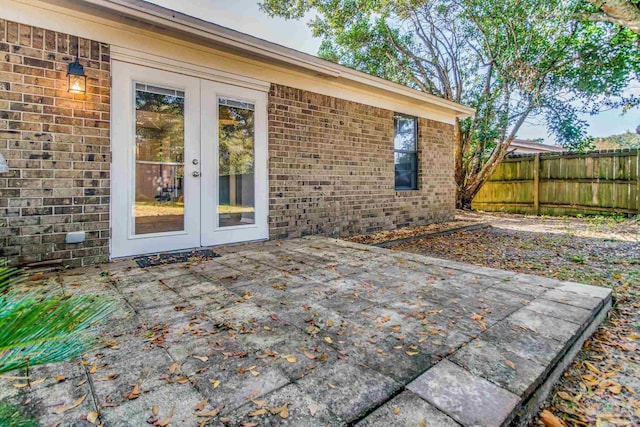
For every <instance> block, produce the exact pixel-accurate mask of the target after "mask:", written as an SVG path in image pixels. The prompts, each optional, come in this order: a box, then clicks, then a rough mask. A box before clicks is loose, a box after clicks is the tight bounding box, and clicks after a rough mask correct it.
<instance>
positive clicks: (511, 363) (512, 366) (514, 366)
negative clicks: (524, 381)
mask: <svg viewBox="0 0 640 427" xmlns="http://www.w3.org/2000/svg"><path fill="white" fill-rule="evenodd" d="M504 363H506V364H507V365H508V366H509V367H510V368H511V369H513V370H514V371H515V370H516V364H515V363H513V362H512V361H511V360H507V361H505V362H504Z"/></svg>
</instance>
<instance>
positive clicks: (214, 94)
mask: <svg viewBox="0 0 640 427" xmlns="http://www.w3.org/2000/svg"><path fill="white" fill-rule="evenodd" d="M219 97H223V98H231V99H235V100H238V101H246V102H250V103H252V104H254V106H255V110H254V112H255V115H254V144H253V145H254V172H253V179H254V183H253V189H254V206H255V223H254V224H247V225H237V226H232V227H220V225H219V223H218V217H219V215H218V200H219V199H218V198H219V194H218V192H219V187H218V175H219V174H218V168H219V162H218V156H219V152H218V98H219ZM201 99H202V101H201V102H202V131H201V134H202V182H203V184H204V185H203V186H202V204H201V209H202V220H201V221H202V232H201V233H202V246H211V245H220V244H228V243H236V242H246V241H250V240H261V239H268V238H269V226H268V223H267V222H268V221H267V219H268V203H269V196H268V195H269V184H268V173H267V168H268V166H267V156H268V149H267V93H265V92H261V91H257V90H253V89H248V88H242V87H238V86H231V85H227V84H222V83H217V82H212V81H208V80H203V81H202V98H201ZM207 183H209V184H213V185H207Z"/></svg>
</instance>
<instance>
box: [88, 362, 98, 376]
mask: <svg viewBox="0 0 640 427" xmlns="http://www.w3.org/2000/svg"><path fill="white" fill-rule="evenodd" d="M96 372H98V367H97V366H96V365H95V364H94V365H93V366H92V367H91V369H89V373H90V374H95V373H96Z"/></svg>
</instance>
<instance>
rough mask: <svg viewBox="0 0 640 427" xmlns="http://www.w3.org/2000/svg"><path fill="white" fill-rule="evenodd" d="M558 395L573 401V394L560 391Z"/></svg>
mask: <svg viewBox="0 0 640 427" xmlns="http://www.w3.org/2000/svg"><path fill="white" fill-rule="evenodd" d="M558 397H559V398H560V399H563V400H568V401H569V402H572V401H573V399H572V398H571V395H570V394H569V393H567V392H565V391H559V392H558Z"/></svg>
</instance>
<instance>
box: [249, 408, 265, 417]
mask: <svg viewBox="0 0 640 427" xmlns="http://www.w3.org/2000/svg"><path fill="white" fill-rule="evenodd" d="M266 413H267V410H266V409H264V408H262V409H258V410H257V411H254V412H249V413H248V414H247V415H248V416H250V417H258V416H260V415H264V414H266Z"/></svg>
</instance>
